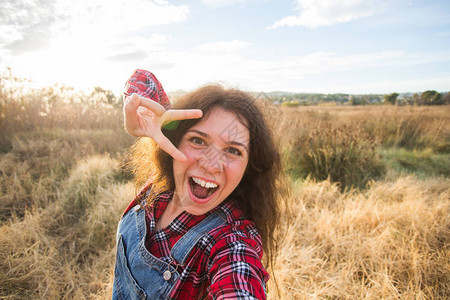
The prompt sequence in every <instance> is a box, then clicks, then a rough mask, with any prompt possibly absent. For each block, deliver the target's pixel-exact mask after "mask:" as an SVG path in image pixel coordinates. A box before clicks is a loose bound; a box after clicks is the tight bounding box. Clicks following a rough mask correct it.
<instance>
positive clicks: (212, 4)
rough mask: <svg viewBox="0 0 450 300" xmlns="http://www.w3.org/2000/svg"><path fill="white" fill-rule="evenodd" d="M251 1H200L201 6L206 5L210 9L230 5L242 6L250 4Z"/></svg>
mask: <svg viewBox="0 0 450 300" xmlns="http://www.w3.org/2000/svg"><path fill="white" fill-rule="evenodd" d="M251 1H252V0H202V2H203V4H206V5H208V6H210V7H214V8H219V7H225V6H232V5H242V4H246V3H248V2H251Z"/></svg>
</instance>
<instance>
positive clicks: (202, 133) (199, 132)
mask: <svg viewBox="0 0 450 300" xmlns="http://www.w3.org/2000/svg"><path fill="white" fill-rule="evenodd" d="M188 132H195V133H197V134H198V135H201V136H202V137H204V138H207V139H210V138H211V136H210V135H209V134H207V133H206V132H203V131H200V130H197V129H189V130H188ZM225 143H227V144H228V145H235V146H240V147H242V148H244V149H245V150H247V152H249V151H248V147H247V146H246V145H244V144H243V143H241V142H238V141H225Z"/></svg>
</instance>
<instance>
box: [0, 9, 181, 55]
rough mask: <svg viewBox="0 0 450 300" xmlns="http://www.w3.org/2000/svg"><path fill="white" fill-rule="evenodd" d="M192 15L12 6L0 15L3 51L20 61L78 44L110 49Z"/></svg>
mask: <svg viewBox="0 0 450 300" xmlns="http://www.w3.org/2000/svg"><path fill="white" fill-rule="evenodd" d="M188 14H189V7H188V6H186V5H172V4H169V3H168V2H167V1H164V0H155V1H146V0H128V1H120V0H112V1H103V0H84V1H83V0H81V1H73V0H54V1H44V0H29V1H26V2H23V1H9V2H7V3H6V4H4V5H3V4H2V9H1V10H0V48H4V49H8V50H9V51H10V52H11V54H13V55H18V54H21V53H24V52H27V51H35V50H39V49H43V48H45V47H48V46H50V45H55V44H59V43H60V42H61V41H64V42H67V41H72V44H78V46H81V45H83V46H90V47H92V48H96V47H97V48H98V47H100V48H102V49H104V48H105V45H110V44H111V43H113V44H114V42H112V39H114V38H117V37H119V38H128V37H130V36H131V32H133V31H134V32H135V31H138V30H141V31H142V32H145V30H147V31H148V28H149V27H151V26H154V25H161V24H170V23H178V22H182V21H184V20H185V19H186V18H187V16H188Z"/></svg>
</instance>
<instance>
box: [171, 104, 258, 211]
mask: <svg viewBox="0 0 450 300" xmlns="http://www.w3.org/2000/svg"><path fill="white" fill-rule="evenodd" d="M249 141H250V133H249V131H248V129H247V128H246V127H245V126H244V125H243V124H242V123H241V122H240V121H239V119H238V118H237V117H236V115H235V114H233V113H231V112H228V111H225V110H223V109H221V108H217V109H214V110H213V111H211V113H210V114H209V116H208V117H207V118H206V119H204V120H201V121H200V122H199V123H197V124H196V125H194V126H193V127H191V128H190V129H189V130H188V131H187V132H186V133H185V134H184V136H183V137H182V138H181V141H180V144H179V146H178V149H179V150H180V151H181V152H183V153H184V154H185V155H186V157H187V161H186V162H183V163H182V162H179V161H176V160H174V161H173V172H174V177H175V193H174V198H173V199H174V200H175V202H174V203H175V204H176V205H177V206H180V207H181V208H182V209H183V210H185V211H187V212H188V213H190V214H193V215H202V214H205V213H207V212H208V211H210V210H211V209H213V208H215V207H216V206H217V205H219V204H220V203H222V201H224V200H225V199H226V198H227V197H228V196H229V195H230V194H231V192H232V191H233V190H234V189H235V188H236V187H237V186H238V184H239V182H240V181H241V179H242V176H243V175H244V171H245V169H246V167H247V164H248V158H249V150H250V149H249V147H250V145H249Z"/></svg>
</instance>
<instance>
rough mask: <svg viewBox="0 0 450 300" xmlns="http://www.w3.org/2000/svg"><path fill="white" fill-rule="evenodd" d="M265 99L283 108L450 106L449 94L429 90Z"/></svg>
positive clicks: (278, 95)
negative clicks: (318, 105)
mask: <svg viewBox="0 0 450 300" xmlns="http://www.w3.org/2000/svg"><path fill="white" fill-rule="evenodd" d="M264 96H265V98H266V99H268V100H269V101H270V102H272V103H274V104H281V105H283V106H299V105H317V104H331V105H374V104H393V105H445V104H450V92H444V93H439V92H437V91H433V90H429V91H425V92H423V93H414V94H413V93H403V94H399V93H391V94H386V95H383V94H365V95H352V94H342V93H338V94H314V93H286V92H271V93H264Z"/></svg>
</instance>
